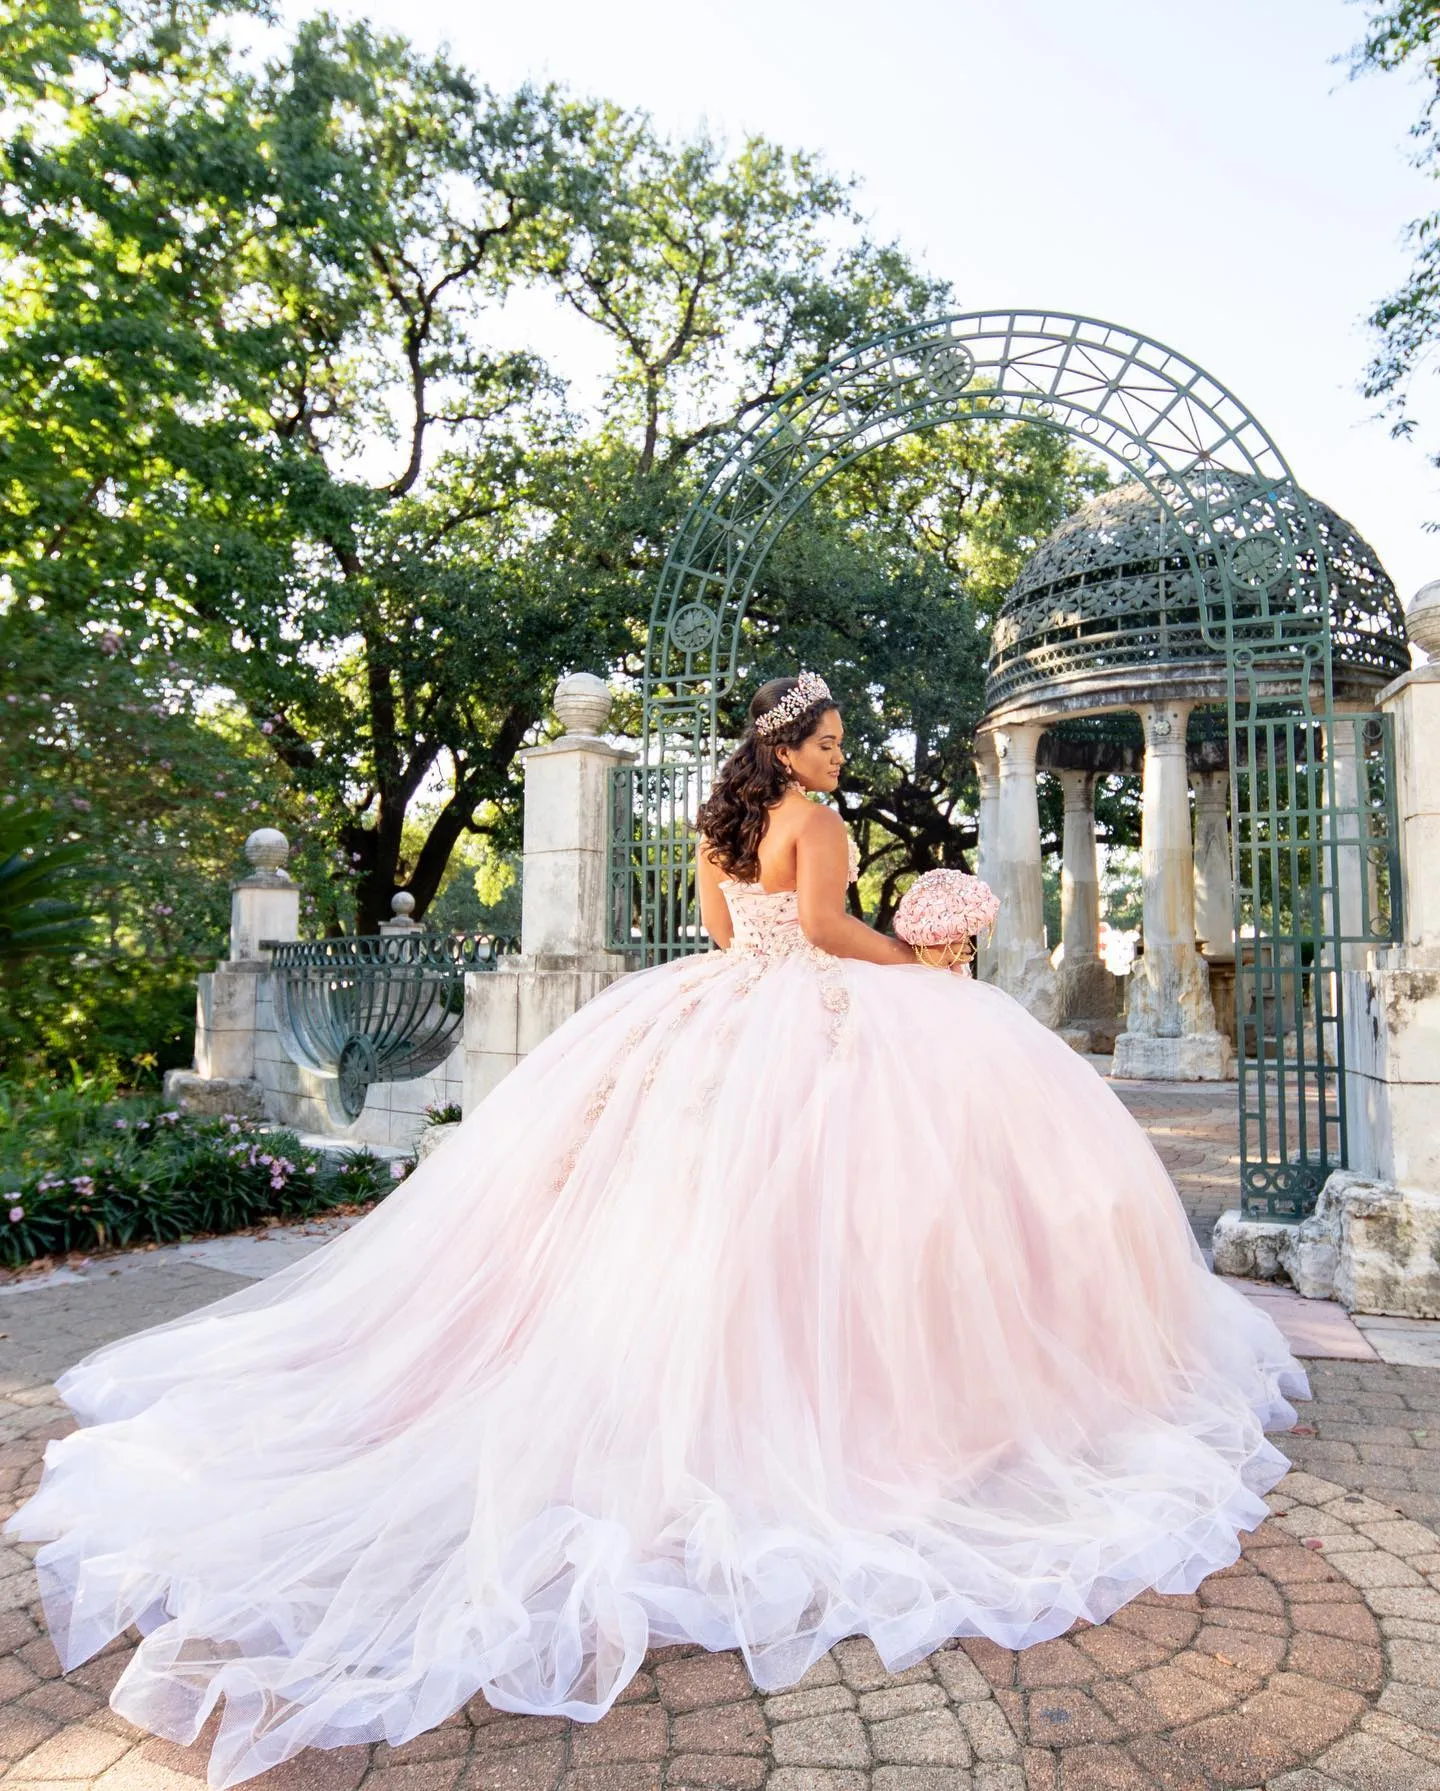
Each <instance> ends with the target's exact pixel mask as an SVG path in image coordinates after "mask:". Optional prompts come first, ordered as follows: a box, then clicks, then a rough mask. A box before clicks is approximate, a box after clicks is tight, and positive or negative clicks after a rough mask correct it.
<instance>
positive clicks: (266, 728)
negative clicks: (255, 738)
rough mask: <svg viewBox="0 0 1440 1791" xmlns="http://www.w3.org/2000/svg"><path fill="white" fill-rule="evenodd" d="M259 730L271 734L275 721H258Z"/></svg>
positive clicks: (273, 730)
mask: <svg viewBox="0 0 1440 1791" xmlns="http://www.w3.org/2000/svg"><path fill="white" fill-rule="evenodd" d="M260 732H261V733H262V734H273V733H274V732H275V723H274V722H273V721H262V722H261V723H260Z"/></svg>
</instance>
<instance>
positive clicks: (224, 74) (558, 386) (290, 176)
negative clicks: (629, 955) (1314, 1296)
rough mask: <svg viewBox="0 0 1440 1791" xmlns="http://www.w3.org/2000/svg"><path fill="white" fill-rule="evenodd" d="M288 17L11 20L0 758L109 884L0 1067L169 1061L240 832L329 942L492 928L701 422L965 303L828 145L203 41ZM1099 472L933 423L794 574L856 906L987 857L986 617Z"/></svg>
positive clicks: (813, 539) (753, 632)
mask: <svg viewBox="0 0 1440 1791" xmlns="http://www.w3.org/2000/svg"><path fill="white" fill-rule="evenodd" d="M266 16H267V15H266V12H265V9H264V7H263V6H262V5H260V4H258V3H257V4H254V5H251V4H247V3H246V0H236V3H234V4H231V3H229V0H135V3H134V4H132V5H127V6H126V7H124V8H121V7H119V6H118V5H115V4H113V3H112V0H46V3H45V4H42V5H41V6H40V7H38V8H36V7H34V6H33V5H30V4H28V3H26V4H22V0H0V120H3V123H0V132H3V139H0V659H3V663H4V666H5V671H6V674H7V688H8V689H9V690H11V691H13V692H14V693H15V699H14V701H13V702H11V703H10V704H8V705H7V707H6V710H5V713H4V718H3V733H4V738H3V740H0V745H3V747H4V749H5V750H6V752H7V755H8V756H9V758H10V760H11V762H13V764H14V766H15V768H16V769H15V780H16V781H15V785H14V787H15V789H16V790H17V792H19V793H20V794H21V795H22V796H23V800H24V802H25V805H26V806H27V807H28V808H33V809H35V810H37V811H40V812H43V813H44V814H46V815H47V816H48V817H49V818H50V823H51V837H52V838H53V839H54V840H55V841H56V842H57V843H59V842H62V841H63V842H65V843H66V844H68V845H72V846H74V847H75V848H76V849H77V850H79V851H83V852H84V853H86V854H87V856H88V858H89V860H90V861H91V862H93V863H96V864H99V865H102V866H103V867H104V870H103V876H102V877H101V878H100V879H99V881H98V883H97V894H98V896H99V906H100V909H101V912H102V925H101V927H100V929H99V934H98V937H97V940H96V942H95V944H94V945H93V947H92V948H91V949H89V950H87V951H86V952H85V953H84V954H83V955H80V954H77V955H73V956H71V957H62V956H58V955H57V956H56V957H54V958H53V959H47V960H46V961H45V962H44V964H43V965H40V966H38V967H36V966H35V965H33V964H32V966H31V969H30V971H29V973H28V974H27V977H26V979H25V985H24V988H23V990H21V991H19V992H18V993H16V994H15V996H14V998H13V999H12V1000H10V1001H9V1002H8V1004H7V1009H6V1013H5V1017H4V1024H3V1031H0V1070H3V1069H7V1068H8V1070H9V1071H10V1073H12V1074H17V1073H20V1072H21V1071H22V1070H23V1072H24V1073H26V1074H28V1075H30V1076H32V1077H33V1076H44V1075H48V1074H51V1073H53V1072H54V1071H55V1070H56V1069H57V1068H58V1067H60V1066H61V1065H62V1064H63V1062H64V1061H65V1059H66V1058H67V1057H70V1056H75V1057H77V1058H79V1059H80V1060H82V1061H84V1062H86V1063H88V1064H105V1065H109V1066H112V1067H113V1068H114V1069H115V1070H116V1071H117V1073H120V1074H122V1075H123V1076H124V1078H125V1079H126V1080H128V1081H133V1080H135V1079H136V1078H137V1077H145V1076H153V1075H155V1074H157V1073H158V1071H159V1070H161V1069H163V1068H165V1067H167V1066H168V1065H170V1064H175V1063H181V1062H184V1061H185V1060H186V1059H187V1057H188V1054H189V1045H188V1030H189V1014H190V1009H191V1003H192V999H193V997H192V984H193V978H194V975H195V973H196V971H197V970H198V969H201V968H203V967H205V966H206V965H207V964H208V963H209V962H211V961H213V960H214V958H216V957H217V956H219V955H220V953H221V950H222V948H223V941H224V937H225V920H226V915H225V907H226V885H227V883H228V881H229V879H230V877H231V875H232V874H233V872H234V871H235V870H236V869H238V868H239V867H238V865H237V863H236V854H237V850H238V847H239V844H240V841H241V840H242V839H243V837H244V835H245V833H246V832H248V831H249V829H250V827H251V826H253V825H255V824H258V823H260V822H267V823H268V822H273V823H275V824H278V825H279V826H281V827H282V828H284V830H285V831H286V832H287V834H289V835H290V837H291V839H292V841H295V842H297V844H298V847H299V852H298V857H297V858H296V859H294V860H292V865H291V869H292V872H293V873H294V874H295V875H296V876H297V878H298V880H299V881H300V882H301V885H302V889H303V890H304V892H305V901H304V905H303V908H302V915H303V917H304V919H305V921H306V923H307V930H326V931H339V930H348V929H355V930H359V931H367V932H368V931H373V930H374V928H375V926H376V925H377V924H378V923H379V922H380V921H382V920H384V919H385V918H387V917H388V915H389V912H390V900H391V896H392V895H393V893H394V892H395V890H396V889H397V888H399V887H405V888H408V889H409V891H410V892H411V893H412V894H413V895H414V897H415V898H416V912H417V915H418V916H420V917H423V918H425V919H426V920H427V922H428V923H429V924H431V925H435V926H440V927H444V928H447V929H448V928H453V929H456V930H461V929H463V930H472V931H480V930H493V931H500V932H507V933H509V932H514V931H517V930H518V890H517V888H516V886H515V883H514V879H513V876H512V875H511V872H512V869H513V864H514V855H515V853H516V851H517V849H518V846H519V827H518V814H519V793H520V787H521V783H520V776H519V771H518V764H517V753H518V751H519V750H520V748H521V747H522V746H523V745H525V744H526V743H527V742H533V741H534V740H536V739H538V738H541V737H543V735H544V734H545V732H546V730H547V729H548V727H549V726H550V725H551V723H550V719H549V716H548V711H547V704H548V698H549V695H550V692H551V690H552V689H553V686H554V682H555V680H556V679H557V677H558V676H559V675H560V674H562V673H563V672H565V671H568V670H573V669H582V668H583V669H593V670H596V671H600V672H604V673H615V672H619V673H621V674H625V673H627V672H628V673H633V672H634V671H635V670H636V669H637V667H638V664H639V654H640V652H641V650H642V648H643V641H644V632H645V622H646V618H647V616H648V612H649V607H650V597H651V591H652V588H653V581H654V577H655V575H656V573H657V571H658V568H659V565H660V561H661V558H662V556H663V553H664V550H665V547H666V545H667V544H668V541H669V539H670V536H671V534H672V532H673V530H674V528H675V526H676V524H677V522H678V520H679V518H680V517H681V516H682V515H683V513H684V510H685V507H686V505H687V504H688V502H689V501H690V499H691V497H692V496H693V495H694V493H695V491H696V489H697V487H698V484H699V482H700V480H701V478H702V477H703V475H704V472H705V470H706V467H707V464H708V462H709V459H710V457H711V455H712V454H713V453H714V452H715V451H716V448H717V447H718V444H719V443H720V441H721V440H723V439H726V438H727V437H728V436H729V435H730V434H732V433H733V432H734V431H735V429H736V428H737V427H741V426H743V425H744V424H746V423H747V422H748V421H749V420H751V419H752V418H753V416H754V414H755V413H756V411H757V409H758V407H760V406H762V405H764V404H766V403H768V402H769V401H770V399H771V398H772V397H774V396H775V395H776V394H778V393H779V392H781V391H782V390H784V389H785V388H786V387H788V386H789V385H791V384H792V383H793V382H795V381H796V380H797V379H799V378H802V377H803V376H804V375H805V373H807V372H808V371H809V370H811V369H812V368H814V367H815V366H816V365H818V364H820V363H822V362H823V361H824V360H826V359H827V358H828V357H829V356H830V355H832V354H833V353H834V352H835V351H836V350H837V349H839V348H841V347H842V346H845V345H847V344H849V343H852V342H854V341H856V340H858V339H861V338H863V337H865V336H867V335H869V334H871V333H873V332H874V331H876V330H879V329H883V328H885V327H887V326H889V325H893V324H897V323H901V322H904V321H908V320H912V319H914V318H918V317H920V316H923V315H927V314H930V313H932V312H934V311H935V310H936V309H937V308H939V307H941V306H943V304H944V303H945V302H946V301H947V299H948V297H949V293H948V288H947V287H946V286H945V285H944V284H943V283H942V282H938V281H935V280H933V279H930V278H929V277H927V276H926V275H925V274H924V273H923V272H922V271H920V270H919V269H917V267H916V266H915V265H914V264H913V263H912V262H911V261H910V260H909V259H908V258H907V256H906V255H905V254H904V253H903V252H902V251H901V250H900V249H899V248H898V247H897V246H895V245H894V244H886V243H876V242H874V241H872V240H870V239H869V238H868V237H867V236H866V234H865V230H864V226H863V221H862V219H861V217H860V215H859V213H858V211H857V209H856V205H855V200H854V195H853V190H852V185H851V183H850V182H848V181H846V180H844V179H842V178H840V177H838V176H836V175H835V174H834V173H833V172H831V171H829V170H828V169H826V168H825V167H824V166H823V165H822V164H821V163H820V162H819V161H818V160H817V159H816V158H815V157H813V156H810V155H806V154H803V153H797V152H794V151H791V150H788V149H786V148H783V147H782V146H780V145H777V144H773V143H770V142H767V141H764V140H762V139H758V138H756V139H749V140H747V141H745V142H742V143H741V144H740V145H739V146H738V147H736V148H735V149H733V150H726V149H725V148H723V147H722V146H720V145H718V144H716V143H715V142H713V141H711V140H710V139H709V138H707V137H705V136H703V135H701V136H698V137H695V138H693V139H691V140H688V141H680V142H676V141H672V140H668V139H666V138H665V137H664V136H662V135H661V134H660V133H659V132H658V131H657V130H656V128H655V126H654V124H653V122H652V121H651V120H650V119H648V118H647V117H645V116H644V115H642V114H639V113H635V112H627V111H623V110H621V109H619V108H617V107H614V106H611V105H606V104H604V103H600V102H595V101H589V100H582V99H576V98H573V97H571V96H569V95H566V94H564V93H561V92H558V91H556V90H553V89H548V88H547V89H529V88H527V89H522V90H521V91H519V92H518V93H515V94H512V95H500V94H496V93H494V92H492V91H491V90H489V89H488V88H486V87H485V86H484V85H483V83H481V82H479V81H478V80H476V79H475V78H474V77H473V76H472V75H471V74H469V73H468V72H467V71H466V70H464V69H463V68H461V67H459V66H458V65H457V64H456V63H454V62H453V60H452V59H451V58H450V57H449V56H448V55H447V54H443V53H441V54H434V55H431V54H426V53H422V52H421V51H419V50H417V49H415V48H414V47H413V46H411V45H409V44H408V43H406V42H405V41H403V40H402V39H399V38H397V37H393V36H388V35H383V34H381V33H379V32H377V31H376V30H374V29H372V28H371V27H369V26H367V25H364V24H358V23H344V22H341V21H338V20H337V19H335V18H333V17H330V16H328V15H320V16H317V17H313V18H310V19H308V20H305V21H304V22H303V23H302V24H300V25H299V27H298V28H297V29H296V30H295V32H294V34H293V36H292V37H291V38H290V39H289V40H288V41H282V40H281V39H280V38H279V37H278V36H277V35H273V34H272V36H271V37H270V38H269V39H268V40H267V49H268V50H269V51H270V52H272V53H271V54H269V57H268V60H266V61H264V62H263V63H262V62H260V61H259V60H258V59H256V58H254V57H247V56H245V55H242V54H241V53H239V52H238V51H236V50H235V49H234V48H233V47H232V46H231V44H230V43H229V41H228V40H227V32H228V31H230V30H231V29H232V28H233V27H235V26H237V25H244V26H245V27H247V29H249V28H251V27H252V26H253V22H254V20H255V19H257V18H262V19H263V18H265V17H266ZM521 292H523V293H526V294H528V295H530V296H532V297H534V296H536V295H539V296H542V297H543V296H549V297H550V298H552V299H554V300H556V301H558V302H559V303H561V304H563V305H566V306H568V307H569V308H570V309H571V310H572V311H574V312H575V313H576V314H578V315H579V316H581V317H583V318H585V319H586V320H588V322H589V323H590V325H591V326H593V329H594V330H595V331H596V332H597V333H598V335H599V337H600V339H601V340H602V341H603V342H604V343H605V344H606V346H607V349H608V351H609V353H610V356H611V360H610V376H609V382H608V387H607V390H606V394H605V400H604V404H603V407H602V414H601V415H600V416H598V417H588V416H585V415H581V414H579V413H578V412H577V410H576V409H575V407H574V405H573V403H572V401H571V398H570V395H569V394H568V393H567V392H566V390H565V389H564V387H563V385H562V383H561V382H560V381H559V380H558V378H557V377H556V376H555V375H554V373H553V372H552V371H551V370H550V369H548V368H547V367H545V366H544V365H542V364H541V363H540V362H539V361H538V360H537V358H536V357H535V356H533V355H531V354H527V353H520V352H513V351H511V350H509V349H506V348H502V347H500V346H498V344H499V343H500V341H501V340H502V339H503V332H502V329H501V327H500V312H501V309H502V307H503V306H504V305H505V304H506V302H507V300H509V299H510V298H511V297H512V296H513V295H515V294H517V293H521ZM1098 480H1099V475H1097V474H1096V473H1095V471H1094V469H1093V468H1092V467H1090V466H1089V465H1088V464H1086V463H1085V462H1084V461H1083V460H1081V459H1079V458H1078V457H1077V456H1076V455H1075V454H1074V453H1073V452H1072V451H1071V450H1070V449H1069V448H1068V447H1067V446H1066V445H1065V443H1064V442H1063V441H1062V440H1061V439H1060V438H1058V437H1056V436H1055V435H1053V434H1051V433H1049V432H1048V431H1045V430H1043V429H1040V428H1034V427H1014V428H998V429H976V430H971V431H965V430H942V431H937V432H935V433H934V434H932V435H929V436H925V437H914V438H910V439H909V440H907V441H904V442H900V443H896V444H894V445H892V446H891V447H889V448H887V449H884V450H881V451H879V452H877V453H875V454H872V455H870V456H868V457H867V458H866V459H865V460H863V461H862V462H860V463H858V464H857V465H856V466H855V467H854V468H852V469H849V470H848V471H847V472H846V473H845V474H844V475H842V476H841V477H840V478H838V479H837V480H835V481H834V482H833V484H832V485H831V486H830V487H828V488H827V490H826V491H825V492H824V493H823V494H822V496H821V497H820V498H819V499H817V501H816V503H815V504H814V505H813V506H812V507H811V510H810V512H809V513H808V514H807V515H806V516H804V517H803V518H801V519H799V520H798V521H797V522H796V523H795V524H794V525H793V526H792V528H791V530H789V531H788V532H787V534H786V535H785V537H784V538H783V539H782V541H781V543H780V545H779V547H777V549H776V551H775V553H774V554H773V555H772V558H771V561H770V564H769V565H768V566H767V568H766V571H765V575H764V578H763V580H762V585H761V588H760V589H758V590H757V592H756V594H755V601H754V605H753V608H752V612H751V617H750V622H749V625H748V626H749V638H748V649H749V654H750V658H751V662H752V667H753V670H754V671H755V673H756V675H763V674H764V673H766V672H767V671H769V670H790V669H793V667H794V665H795V664H796V663H797V661H802V660H803V661H806V662H808V663H810V664H812V665H816V666H820V667H824V668H825V669H826V670H827V673H832V674H833V677H834V680H835V682H836V685H837V688H838V689H839V691H840V692H841V694H842V696H843V698H844V700H845V701H846V705H847V717H848V725H849V727H850V748H851V762H850V766H849V768H848V771H847V777H846V781H845V785H844V790H843V793H842V798H843V801H844V803H845V806H846V808H847V810H848V812H849V813H850V815H851V817H852V818H853V819H854V821H855V822H856V824H857V830H858V833H859V837H860V841H861V845H862V853H863V861H864V867H865V883H864V887H865V888H866V889H867V890H869V891H871V892H872V893H873V901H874V905H875V912H876V917H877V918H878V919H879V920H880V921H881V922H882V924H883V923H884V922H885V921H886V920H888V917H889V915H890V914H891V913H892V912H893V907H894V904H895V902H896V901H897V900H898V898H899V895H900V893H902V891H903V888H904V887H905V885H906V883H907V882H908V881H909V879H910V878H911V877H912V876H913V875H914V874H915V873H917V872H918V871H921V870H924V869H926V868H929V867H930V866H931V865H933V864H936V863H947V864H951V863H963V862H965V854H966V853H967V852H968V851H969V850H970V847H971V845H972V844H973V828H972V826H971V823H970V821H969V819H968V817H969V816H970V815H971V814H972V813H973V806H974V804H973V795H974V792H973V784H972V773H971V768H970V763H969V751H970V736H971V730H972V728H973V724H974V721H975V719H976V717H977V716H978V713H979V707H980V700H981V675H982V662H983V650H984V637H985V631H986V628H987V626H988V621H989V619H990V617H991V616H992V615H993V612H994V609H995V607H996V605H997V604H998V601H999V598H1000V595H1001V593H1002V592H1003V590H1004V589H1005V588H1006V587H1007V586H1008V584H1009V582H1010V581H1011V579H1012V578H1013V576H1014V573H1015V571H1016V569H1017V568H1018V565H1019V563H1020V560H1021V558H1022V557H1023V555H1024V553H1025V552H1026V551H1027V550H1028V548H1029V547H1030V546H1032V545H1033V544H1034V542H1035V541H1036V540H1037V539H1039V537H1040V536H1041V535H1043V534H1044V533H1045V532H1046V531H1047V530H1048V529H1049V528H1050V527H1052V526H1053V525H1054V523H1055V521H1057V520H1058V519H1059V517H1060V516H1061V515H1063V514H1064V513H1065V511H1066V510H1067V509H1069V508H1070V507H1072V505H1073V504H1074V503H1075V502H1077V501H1079V500H1080V499H1081V498H1083V497H1084V496H1085V495H1087V494H1088V493H1089V492H1090V491H1091V490H1093V489H1094V488H1095V486H1096V484H1097V482H1098ZM620 719H621V720H622V722H623V721H624V720H626V719H633V716H628V715H627V716H622V717H621V718H620Z"/></svg>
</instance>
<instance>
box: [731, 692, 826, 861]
mask: <svg viewBox="0 0 1440 1791" xmlns="http://www.w3.org/2000/svg"><path fill="white" fill-rule="evenodd" d="M798 683H799V679H798V678H772V679H771V680H770V681H769V683H768V684H762V685H761V686H760V688H759V690H757V691H756V692H755V695H754V697H753V698H752V699H751V702H750V719H749V721H748V722H747V724H746V727H745V732H744V734H743V735H742V736H741V739H740V744H739V745H738V746H737V747H736V748H735V750H734V752H732V753H731V755H730V757H729V758H728V759H726V761H725V763H724V764H723V765H722V766H721V767H720V775H719V777H718V778H717V779H716V780H715V788H714V789H713V790H712V791H711V792H710V794H709V796H708V797H707V798H706V799H705V801H704V802H703V803H702V804H701V807H700V813H699V815H698V817H697V819H698V821H699V823H700V831H701V833H702V834H703V835H704V836H705V847H706V850H707V851H708V852H709V854H710V856H711V857H712V858H714V859H715V860H716V862H717V863H718V864H719V866H720V868H721V869H722V870H723V871H724V872H725V874H726V876H727V877H735V878H738V879H739V880H740V881H741V882H742V883H752V882H754V881H755V879H756V878H757V877H758V876H759V875H760V842H761V840H762V839H764V837H765V829H766V828H767V827H768V826H769V825H770V810H771V809H772V808H774V806H775V804H776V803H777V802H778V801H779V800H780V798H781V797H782V796H783V795H784V794H785V786H786V785H787V784H788V783H789V781H790V778H789V773H788V772H787V771H786V769H785V767H784V766H783V765H782V764H781V762H780V759H779V756H778V755H777V753H776V751H775V748H776V747H777V746H799V745H801V744H802V743H803V742H804V741H806V740H808V739H809V738H810V736H811V735H812V734H813V733H814V732H815V730H816V728H818V727H819V725H820V719H821V717H822V716H824V715H828V714H829V713H830V711H831V710H832V709H836V708H838V707H839V704H838V703H836V702H835V700H834V699H833V697H821V698H820V700H819V701H818V702H815V703H812V704H811V705H810V707H809V708H808V709H802V710H801V712H800V714H799V715H797V716H796V717H795V719H794V721H788V722H786V723H784V724H783V726H781V727H778V728H776V729H775V731H774V733H773V734H757V733H756V732H755V723H756V721H757V719H758V718H759V717H760V716H762V715H764V714H765V712H766V711H767V710H769V709H773V708H774V707H775V705H776V704H777V703H778V702H779V701H780V700H781V699H782V698H783V697H787V696H789V694H790V692H791V691H792V690H794V688H795V686H796V685H797V684H798Z"/></svg>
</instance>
